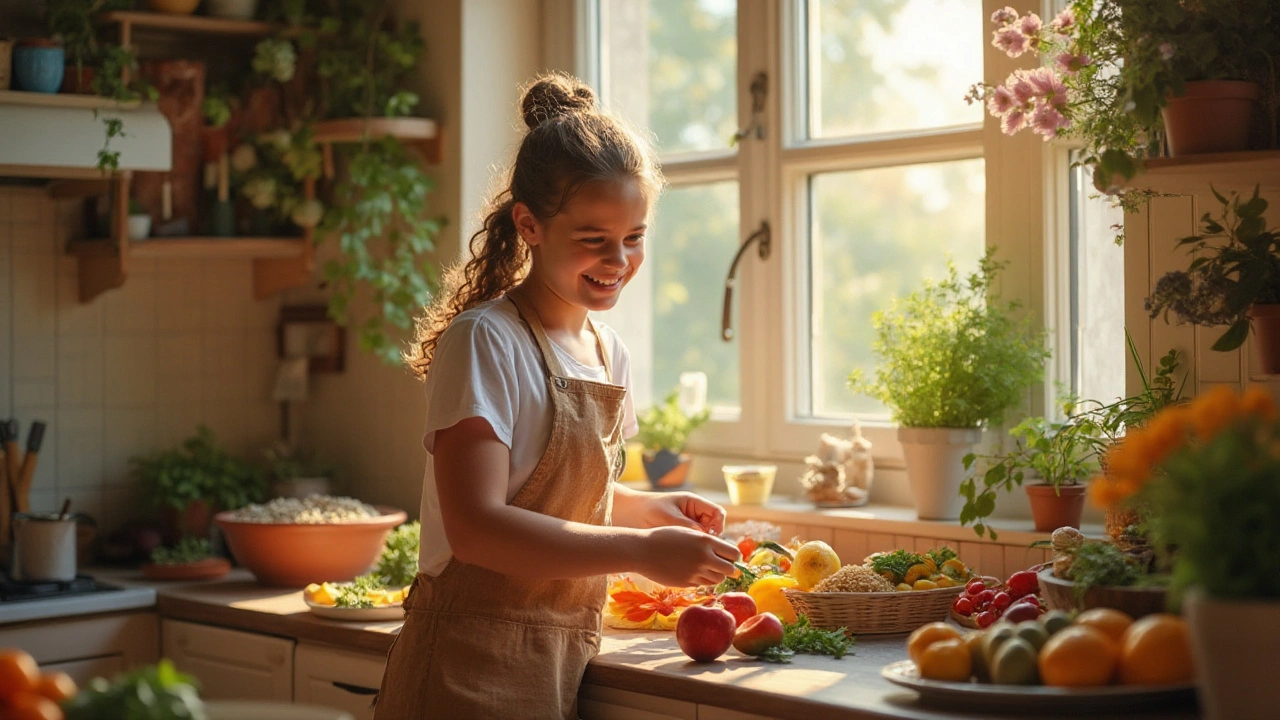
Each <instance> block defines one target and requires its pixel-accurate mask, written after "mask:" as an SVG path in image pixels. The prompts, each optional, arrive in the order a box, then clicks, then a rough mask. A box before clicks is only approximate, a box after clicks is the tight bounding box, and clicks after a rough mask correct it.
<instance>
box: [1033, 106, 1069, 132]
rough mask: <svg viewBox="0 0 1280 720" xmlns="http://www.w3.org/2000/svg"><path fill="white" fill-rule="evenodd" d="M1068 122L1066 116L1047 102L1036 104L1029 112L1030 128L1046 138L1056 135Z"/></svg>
mask: <svg viewBox="0 0 1280 720" xmlns="http://www.w3.org/2000/svg"><path fill="white" fill-rule="evenodd" d="M1069 124H1070V123H1069V122H1068V121H1067V117H1066V116H1065V115H1063V114H1062V113H1060V112H1058V110H1057V108H1055V107H1054V106H1053V105H1050V104H1048V103H1044V104H1042V105H1039V106H1037V107H1036V109H1035V110H1034V111H1032V113H1031V129H1032V130H1034V131H1035V132H1037V133H1039V134H1041V135H1043V136H1045V137H1046V138H1055V137H1057V136H1058V131H1059V130H1061V129H1062V128H1065V127H1066V126H1067V125H1069Z"/></svg>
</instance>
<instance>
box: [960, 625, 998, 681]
mask: <svg viewBox="0 0 1280 720" xmlns="http://www.w3.org/2000/svg"><path fill="white" fill-rule="evenodd" d="M985 639H986V635H985V634H984V633H980V632H972V633H969V634H968V635H965V636H964V644H965V646H966V647H968V648H969V659H970V661H971V663H970V672H971V673H972V674H973V676H974V677H975V678H977V679H978V682H987V681H989V680H990V679H991V672H990V671H989V670H988V669H987V655H986V653H985V652H984V649H983V640H985Z"/></svg>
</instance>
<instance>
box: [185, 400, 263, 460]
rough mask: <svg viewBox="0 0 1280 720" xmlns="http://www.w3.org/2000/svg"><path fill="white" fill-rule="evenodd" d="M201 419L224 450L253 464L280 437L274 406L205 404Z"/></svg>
mask: <svg viewBox="0 0 1280 720" xmlns="http://www.w3.org/2000/svg"><path fill="white" fill-rule="evenodd" d="M204 416H205V420H206V422H207V424H208V425H209V428H210V429H211V430H213V432H214V433H215V434H216V435H217V436H218V440H219V441H220V442H221V443H222V445H223V447H225V448H227V450H228V451H230V452H231V453H234V454H236V455H238V456H240V457H241V458H245V459H247V460H250V461H254V462H256V461H257V460H258V458H259V457H261V454H262V450H263V448H265V447H267V446H268V445H270V444H271V443H272V442H273V441H274V440H275V439H276V437H277V435H278V434H279V429H278V428H279V417H280V408H279V406H278V405H276V404H275V403H271V402H259V403H244V402H239V403H227V402H221V403H207V404H206V405H205V410H204Z"/></svg>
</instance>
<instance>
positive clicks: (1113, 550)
mask: <svg viewBox="0 0 1280 720" xmlns="http://www.w3.org/2000/svg"><path fill="white" fill-rule="evenodd" d="M1070 575H1071V578H1070V579H1071V582H1072V592H1073V593H1074V594H1075V596H1076V600H1082V599H1084V595H1085V593H1086V592H1088V591H1089V588H1091V587H1097V586H1118V587H1128V586H1130V585H1134V584H1136V583H1137V582H1138V578H1139V577H1141V576H1142V568H1141V567H1140V566H1139V564H1138V562H1137V560H1136V559H1135V558H1133V557H1130V556H1128V555H1125V554H1124V553H1123V552H1122V551H1121V550H1120V549H1119V548H1117V547H1116V546H1115V545H1112V544H1111V543H1108V542H1086V543H1084V544H1082V545H1081V546H1080V547H1078V548H1076V549H1075V550H1074V551H1072V559H1071V570H1070Z"/></svg>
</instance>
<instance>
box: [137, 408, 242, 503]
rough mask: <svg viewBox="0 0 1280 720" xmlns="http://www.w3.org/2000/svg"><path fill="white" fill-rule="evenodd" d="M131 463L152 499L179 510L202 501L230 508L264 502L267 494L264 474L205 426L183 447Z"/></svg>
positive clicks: (184, 443) (138, 458) (139, 458)
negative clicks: (237, 454)
mask: <svg viewBox="0 0 1280 720" xmlns="http://www.w3.org/2000/svg"><path fill="white" fill-rule="evenodd" d="M129 462H130V464H131V465H132V466H133V471H134V474H135V475H136V476H137V477H138V479H139V480H141V481H142V483H143V485H144V486H146V488H147V494H148V495H150V496H151V498H152V500H153V501H154V502H155V503H157V504H158V505H166V506H169V507H172V508H174V509H176V510H183V509H185V508H186V507H187V505H189V504H191V503H193V502H196V501H200V500H203V501H205V502H208V503H209V504H210V505H212V506H213V507H215V508H222V509H226V510H230V509H234V508H239V507H243V506H245V505H248V504H249V503H251V502H258V501H261V500H262V497H263V495H264V493H265V488H264V483H263V480H262V476H261V474H260V473H259V472H258V471H257V470H256V469H255V468H254V467H252V466H250V465H249V464H248V463H245V462H244V461H242V460H239V459H237V458H235V457H233V456H232V455H231V454H230V453H228V452H227V451H226V450H224V449H223V448H222V447H220V446H219V445H218V443H217V439H216V438H215V437H214V435H213V431H211V430H209V428H207V427H205V426H203V425H202V426H200V428H199V430H197V432H196V434H195V435H193V436H191V437H189V438H187V439H186V440H184V441H183V443H182V445H181V446H180V447H178V448H174V449H170V450H165V451H162V452H159V453H155V454H153V455H150V456H147V457H133V458H130V459H129Z"/></svg>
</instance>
